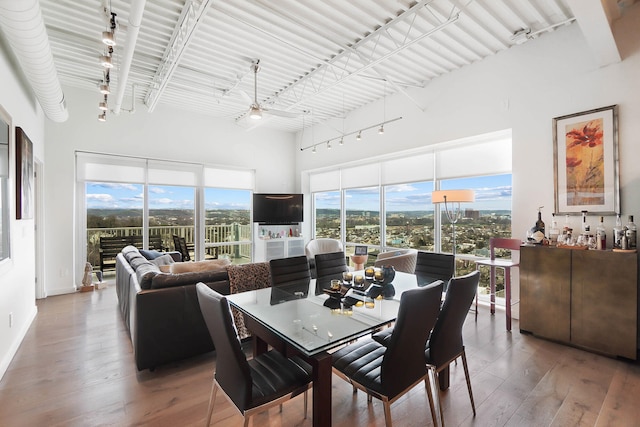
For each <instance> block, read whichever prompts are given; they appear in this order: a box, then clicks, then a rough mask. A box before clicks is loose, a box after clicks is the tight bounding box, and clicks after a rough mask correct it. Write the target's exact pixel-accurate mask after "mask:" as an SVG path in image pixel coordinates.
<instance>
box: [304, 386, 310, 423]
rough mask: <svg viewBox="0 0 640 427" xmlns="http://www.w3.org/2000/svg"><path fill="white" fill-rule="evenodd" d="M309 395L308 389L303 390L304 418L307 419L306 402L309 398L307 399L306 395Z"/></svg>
mask: <svg viewBox="0 0 640 427" xmlns="http://www.w3.org/2000/svg"><path fill="white" fill-rule="evenodd" d="M308 396H309V390H305V391H304V419H305V420H306V419H307V403H308V401H309V399H307V397H308Z"/></svg>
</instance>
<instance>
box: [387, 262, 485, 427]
mask: <svg viewBox="0 0 640 427" xmlns="http://www.w3.org/2000/svg"><path fill="white" fill-rule="evenodd" d="M479 280H480V272H478V271H473V272H471V273H469V274H467V275H464V276H460V277H454V278H452V279H451V281H450V282H449V289H448V290H447V294H446V296H445V298H444V303H443V304H442V309H441V311H440V314H439V315H438V320H436V323H435V325H434V327H433V331H431V336H430V337H429V340H428V341H427V345H426V349H425V351H424V358H425V360H426V363H427V365H429V366H432V367H433V368H434V369H435V372H436V377H437V378H438V382H439V383H440V389H441V390H445V389H446V388H447V387H448V385H449V384H448V383H449V365H450V364H451V362H453V361H454V360H456V359H457V358H458V357H460V358H462V366H463V368H464V376H465V379H466V380H467V390H468V391H469V398H470V399H471V408H472V409H473V415H474V416H475V415H476V406H475V403H474V401H473V392H472V391H471V380H470V378H469V368H468V366H467V356H466V353H465V349H464V342H463V339H462V326H463V325H464V321H465V319H466V317H467V314H468V313H469V308H470V307H471V303H472V302H473V297H474V296H475V295H476V291H477V289H478V281H479ZM396 326H397V325H396ZM426 385H427V387H429V384H428V383H427V384H426ZM440 414H441V417H443V414H442V408H440ZM442 423H443V424H444V418H442Z"/></svg>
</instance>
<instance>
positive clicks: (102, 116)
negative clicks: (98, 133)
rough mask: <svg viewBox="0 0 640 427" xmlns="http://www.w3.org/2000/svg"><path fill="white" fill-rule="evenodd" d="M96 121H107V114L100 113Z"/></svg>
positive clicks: (104, 112)
mask: <svg viewBox="0 0 640 427" xmlns="http://www.w3.org/2000/svg"><path fill="white" fill-rule="evenodd" d="M98 121H99V122H106V121H107V112H106V111H103V112H102V113H100V114H98Z"/></svg>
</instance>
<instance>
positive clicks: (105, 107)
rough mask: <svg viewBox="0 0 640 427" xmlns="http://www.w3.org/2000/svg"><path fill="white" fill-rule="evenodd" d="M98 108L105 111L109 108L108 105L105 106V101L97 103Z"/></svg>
mask: <svg viewBox="0 0 640 427" xmlns="http://www.w3.org/2000/svg"><path fill="white" fill-rule="evenodd" d="M98 108H99V109H101V110H102V111H107V110H108V109H109V106H107V101H102V102H100V104H98Z"/></svg>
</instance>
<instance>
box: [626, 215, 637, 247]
mask: <svg viewBox="0 0 640 427" xmlns="http://www.w3.org/2000/svg"><path fill="white" fill-rule="evenodd" d="M626 228H627V230H626V232H625V234H626V236H627V248H628V249H635V248H636V245H637V239H636V237H637V228H636V225H635V224H634V223H633V215H629V222H628V223H627V227H626Z"/></svg>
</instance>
